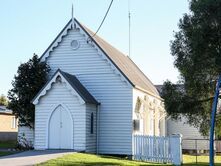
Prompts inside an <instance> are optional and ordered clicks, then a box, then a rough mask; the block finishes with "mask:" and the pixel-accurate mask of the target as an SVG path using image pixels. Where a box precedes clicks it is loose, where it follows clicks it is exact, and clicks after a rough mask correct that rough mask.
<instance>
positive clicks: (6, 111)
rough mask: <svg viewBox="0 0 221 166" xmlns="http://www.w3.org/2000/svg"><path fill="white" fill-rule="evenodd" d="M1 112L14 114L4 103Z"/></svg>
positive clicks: (0, 107)
mask: <svg viewBox="0 0 221 166" xmlns="http://www.w3.org/2000/svg"><path fill="white" fill-rule="evenodd" d="M0 114H5V115H13V113H12V110H9V109H7V108H6V106H4V105H0Z"/></svg>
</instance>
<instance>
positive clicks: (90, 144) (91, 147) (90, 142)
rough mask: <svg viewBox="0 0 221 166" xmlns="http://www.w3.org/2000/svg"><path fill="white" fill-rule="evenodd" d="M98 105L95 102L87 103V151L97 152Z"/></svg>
mask: <svg viewBox="0 0 221 166" xmlns="http://www.w3.org/2000/svg"><path fill="white" fill-rule="evenodd" d="M92 113H93V117H94V118H93V119H94V121H93V133H91V114H92ZM96 117H97V107H96V105H94V104H87V105H86V152H88V153H96V150H97V135H96V134H97V118H96Z"/></svg>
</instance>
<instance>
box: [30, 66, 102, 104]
mask: <svg viewBox="0 0 221 166" xmlns="http://www.w3.org/2000/svg"><path fill="white" fill-rule="evenodd" d="M58 74H61V76H63V77H64V79H65V80H66V81H67V82H68V83H69V84H70V86H71V87H72V88H73V89H74V90H75V91H76V92H77V93H78V94H79V95H80V97H81V98H82V99H83V100H84V102H85V103H89V104H96V105H98V104H99V102H97V100H96V99H95V98H94V97H93V96H92V95H91V94H90V92H88V90H87V89H86V88H85V87H84V86H83V85H82V84H81V82H80V81H79V80H78V79H77V77H76V76H74V75H71V74H69V73H66V72H64V71H62V70H60V69H58V70H57V71H56V72H55V74H54V75H53V76H52V78H51V79H50V80H49V81H48V82H47V83H46V84H45V86H44V87H43V88H42V89H41V90H40V91H39V93H38V94H37V95H36V96H35V97H34V99H33V100H32V103H35V100H38V99H39V97H40V96H41V94H42V92H43V91H44V90H45V89H46V87H47V86H48V84H50V83H52V80H55V79H56V78H55V77H57V76H58ZM47 90H48V89H46V91H47ZM43 94H44V93H43Z"/></svg>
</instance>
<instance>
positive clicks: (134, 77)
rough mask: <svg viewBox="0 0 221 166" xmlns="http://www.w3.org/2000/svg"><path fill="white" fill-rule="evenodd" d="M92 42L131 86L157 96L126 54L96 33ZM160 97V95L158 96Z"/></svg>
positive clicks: (156, 92)
mask: <svg viewBox="0 0 221 166" xmlns="http://www.w3.org/2000/svg"><path fill="white" fill-rule="evenodd" d="M75 22H76V23H77V24H78V25H79V26H80V27H81V28H82V29H83V30H84V31H85V32H86V33H87V34H88V36H89V37H92V36H93V35H94V32H92V31H91V30H90V29H88V28H87V27H86V26H84V25H83V24H81V23H80V22H79V21H78V20H77V19H75ZM71 23H72V21H71V20H70V21H69V22H68V23H67V24H66V26H65V27H64V28H63V30H62V31H61V32H60V33H59V35H58V36H57V37H56V38H55V40H54V41H53V42H52V43H51V45H50V46H49V47H48V48H47V49H46V50H45V52H44V53H43V55H42V56H41V58H42V57H43V56H44V55H45V54H46V52H47V51H49V50H50V47H52V45H53V44H54V43H55V42H56V40H57V39H58V38H59V36H60V35H62V33H63V32H64V31H65V30H66V28H68V27H69V25H70V24H71ZM91 39H92V41H93V42H95V44H96V45H97V46H98V47H99V48H100V49H101V50H102V51H103V52H104V54H105V55H106V56H107V57H108V58H109V59H110V61H111V62H112V63H113V64H114V65H115V66H116V67H117V68H118V69H119V71H120V72H121V73H122V74H123V75H124V77H125V78H126V79H127V80H128V81H129V82H130V84H131V85H132V86H134V87H135V88H137V89H140V90H144V91H145V92H148V93H150V94H152V95H154V96H156V97H159V93H158V91H157V89H156V88H155V86H154V85H153V83H152V82H151V81H150V80H149V79H148V78H147V76H146V75H145V74H144V73H143V72H142V71H141V70H140V69H139V67H138V66H137V65H136V64H135V63H134V62H133V61H132V60H131V59H130V58H129V57H128V56H126V55H124V54H123V53H122V52H120V51H119V50H117V49H116V48H115V47H113V46H112V45H111V44H109V43H108V42H106V41H105V40H103V39H102V38H101V37H99V36H98V35H95V36H94V37H93V38H91ZM159 98H160V97H159Z"/></svg>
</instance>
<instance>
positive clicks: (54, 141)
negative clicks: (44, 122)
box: [48, 106, 73, 149]
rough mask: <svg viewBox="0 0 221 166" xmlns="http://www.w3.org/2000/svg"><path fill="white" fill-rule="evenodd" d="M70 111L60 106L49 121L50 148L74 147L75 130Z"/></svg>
mask: <svg viewBox="0 0 221 166" xmlns="http://www.w3.org/2000/svg"><path fill="white" fill-rule="evenodd" d="M72 123H73V122H72V119H71V117H70V115H69V113H68V112H67V111H66V110H65V109H64V108H63V107H62V106H58V107H57V108H56V109H55V110H54V111H53V113H52V115H51V118H50V121H49V140H48V141H49V149H72V141H73V139H72V138H73V131H72V127H73V126H72Z"/></svg>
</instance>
